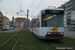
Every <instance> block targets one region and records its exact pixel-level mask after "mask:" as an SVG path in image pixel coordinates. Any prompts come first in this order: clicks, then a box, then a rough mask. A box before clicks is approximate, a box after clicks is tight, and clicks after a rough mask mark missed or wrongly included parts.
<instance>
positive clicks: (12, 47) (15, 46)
mask: <svg viewBox="0 0 75 50" xmlns="http://www.w3.org/2000/svg"><path fill="white" fill-rule="evenodd" d="M20 33H21V34H20V36H19V37H18V39H17V40H16V42H15V44H14V46H13V47H12V49H11V50H14V48H15V47H16V45H17V43H18V41H19V39H20V38H21V36H22V33H24V32H23V31H21V32H20Z"/></svg>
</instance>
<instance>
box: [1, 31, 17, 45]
mask: <svg viewBox="0 0 75 50" xmlns="http://www.w3.org/2000/svg"><path fill="white" fill-rule="evenodd" d="M15 34H16V33H14V32H13V33H6V34H3V35H1V36H0V45H1V44H2V43H4V42H5V41H6V40H8V39H9V38H11V37H12V36H13V35H15Z"/></svg>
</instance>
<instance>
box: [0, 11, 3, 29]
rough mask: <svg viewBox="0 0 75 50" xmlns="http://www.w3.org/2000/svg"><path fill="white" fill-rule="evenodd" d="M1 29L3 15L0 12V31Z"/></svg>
mask: <svg viewBox="0 0 75 50" xmlns="http://www.w3.org/2000/svg"><path fill="white" fill-rule="evenodd" d="M2 27H3V14H2V12H1V11H0V29H1V28H2Z"/></svg>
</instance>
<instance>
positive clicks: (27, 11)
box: [26, 10, 29, 32]
mask: <svg viewBox="0 0 75 50" xmlns="http://www.w3.org/2000/svg"><path fill="white" fill-rule="evenodd" d="M28 15H29V10H27V20H26V30H27V32H28Z"/></svg>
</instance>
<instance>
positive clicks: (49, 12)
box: [45, 10, 64, 14]
mask: <svg viewBox="0 0 75 50" xmlns="http://www.w3.org/2000/svg"><path fill="white" fill-rule="evenodd" d="M45 13H46V14H51V13H52V14H53V13H55V14H63V13H64V11H61V10H46V11H45Z"/></svg>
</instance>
